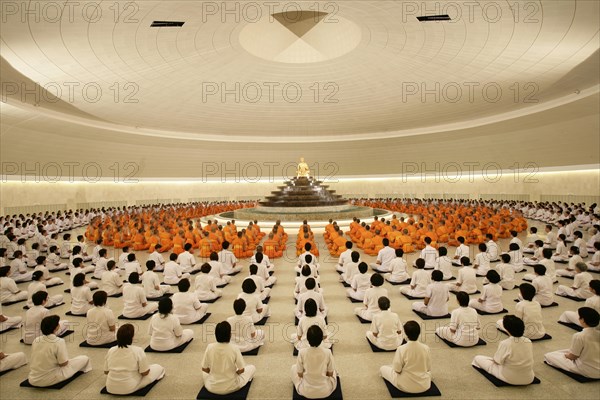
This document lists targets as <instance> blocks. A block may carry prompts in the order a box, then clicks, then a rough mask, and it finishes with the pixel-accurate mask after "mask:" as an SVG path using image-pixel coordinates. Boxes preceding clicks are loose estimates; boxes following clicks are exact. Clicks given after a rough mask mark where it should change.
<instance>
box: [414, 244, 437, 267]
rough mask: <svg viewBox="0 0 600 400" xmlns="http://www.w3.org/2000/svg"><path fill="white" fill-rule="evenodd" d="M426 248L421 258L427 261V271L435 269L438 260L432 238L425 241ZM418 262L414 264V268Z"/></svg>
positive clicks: (422, 251)
mask: <svg viewBox="0 0 600 400" xmlns="http://www.w3.org/2000/svg"><path fill="white" fill-rule="evenodd" d="M424 242H425V247H424V248H423V250H421V254H420V255H419V258H422V259H423V260H425V269H428V270H431V269H434V268H435V265H436V260H437V255H438V254H437V250H436V249H434V248H433V246H431V238H430V237H429V236H426V237H425V239H424ZM416 266H417V264H416V261H415V263H413V267H416Z"/></svg>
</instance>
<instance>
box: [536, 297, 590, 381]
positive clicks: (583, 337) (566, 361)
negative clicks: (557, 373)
mask: <svg viewBox="0 0 600 400" xmlns="http://www.w3.org/2000/svg"><path fill="white" fill-rule="evenodd" d="M577 313H578V314H579V325H581V326H582V327H583V330H582V331H581V332H578V333H576V334H574V335H573V338H572V339H571V347H570V348H569V349H566V350H558V351H553V352H550V353H546V354H544V361H546V363H548V364H549V365H552V366H553V367H556V368H560V369H563V370H565V371H569V372H572V373H575V374H578V375H583V376H585V377H587V378H591V379H600V330H599V329H598V324H599V323H600V314H598V312H597V311H596V310H594V309H592V308H589V307H581V308H580V309H579V310H577Z"/></svg>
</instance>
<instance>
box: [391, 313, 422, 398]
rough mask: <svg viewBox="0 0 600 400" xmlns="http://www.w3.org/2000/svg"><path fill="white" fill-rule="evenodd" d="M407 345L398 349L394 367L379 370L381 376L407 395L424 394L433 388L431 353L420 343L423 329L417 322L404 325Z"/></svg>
mask: <svg viewBox="0 0 600 400" xmlns="http://www.w3.org/2000/svg"><path fill="white" fill-rule="evenodd" d="M403 328H404V335H405V336H406V338H407V339H408V342H407V343H406V344H403V345H402V346H400V347H398V349H397V350H396V353H395V355H394V361H393V363H392V365H384V366H382V367H381V368H380V369H379V373H380V375H381V376H382V377H383V379H385V380H386V381H388V382H390V383H391V384H392V385H394V386H395V387H396V388H398V389H400V390H401V391H403V392H406V393H422V392H425V391H426V390H429V388H430V387H431V351H430V350H429V346H427V345H425V344H423V343H421V342H419V340H418V339H419V335H420V334H421V327H420V326H419V324H418V323H417V322H415V321H408V322H407V323H405V324H404V327H403Z"/></svg>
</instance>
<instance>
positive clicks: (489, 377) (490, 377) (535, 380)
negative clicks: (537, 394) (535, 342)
mask: <svg viewBox="0 0 600 400" xmlns="http://www.w3.org/2000/svg"><path fill="white" fill-rule="evenodd" d="M472 367H473V368H475V369H476V370H477V371H478V372H479V373H480V374H481V375H483V376H484V377H485V379H487V380H488V381H490V382H492V383H493V384H494V386H496V387H503V386H527V385H511V384H510V383H506V382H504V381H503V380H500V379H498V378H496V377H495V376H494V375H492V374H489V373H488V372H487V371H485V370H483V369H481V368H477V367H476V366H474V365H473V366H472ZM539 383H541V382H540V380H539V379H538V378H536V377H534V378H533V382H531V383H530V385H537V384H539Z"/></svg>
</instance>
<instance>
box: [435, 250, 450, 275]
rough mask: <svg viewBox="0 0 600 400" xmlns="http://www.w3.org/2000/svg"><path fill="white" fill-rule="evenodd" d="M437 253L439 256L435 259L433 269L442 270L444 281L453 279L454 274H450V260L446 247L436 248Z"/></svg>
mask: <svg viewBox="0 0 600 400" xmlns="http://www.w3.org/2000/svg"><path fill="white" fill-rule="evenodd" d="M438 255H439V257H438V258H437V260H436V261H435V268H434V270H436V271H442V274H443V275H444V280H445V281H449V280H451V279H453V278H454V275H453V274H452V260H451V259H450V257H448V249H447V248H446V247H443V246H442V247H440V248H439V249H438Z"/></svg>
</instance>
